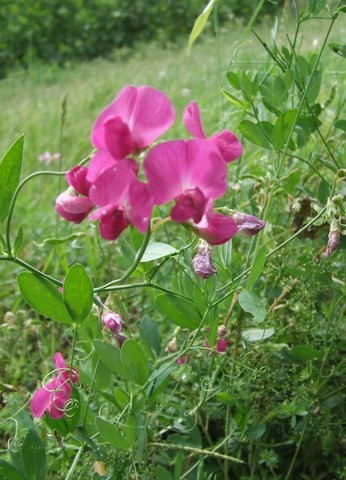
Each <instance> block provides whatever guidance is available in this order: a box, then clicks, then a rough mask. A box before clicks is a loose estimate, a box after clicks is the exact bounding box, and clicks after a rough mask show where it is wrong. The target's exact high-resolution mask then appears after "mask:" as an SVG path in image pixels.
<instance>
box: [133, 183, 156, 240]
mask: <svg viewBox="0 0 346 480" xmlns="http://www.w3.org/2000/svg"><path fill="white" fill-rule="evenodd" d="M129 207H130V208H129V209H128V211H127V216H128V218H129V220H130V222H131V223H132V225H134V226H135V227H136V228H137V229H138V231H139V232H141V233H144V232H146V231H147V230H148V227H149V224H150V218H151V211H152V209H153V198H152V196H151V193H150V191H149V188H148V185H146V184H144V183H142V182H140V181H139V180H137V179H135V180H133V181H132V182H131V184H130V186H129Z"/></svg>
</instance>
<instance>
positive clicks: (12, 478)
mask: <svg viewBox="0 0 346 480" xmlns="http://www.w3.org/2000/svg"><path fill="white" fill-rule="evenodd" d="M0 480H27V477H26V476H25V475H24V473H22V472H21V471H20V470H18V468H16V467H15V466H14V465H12V463H8V462H6V461H5V460H0Z"/></svg>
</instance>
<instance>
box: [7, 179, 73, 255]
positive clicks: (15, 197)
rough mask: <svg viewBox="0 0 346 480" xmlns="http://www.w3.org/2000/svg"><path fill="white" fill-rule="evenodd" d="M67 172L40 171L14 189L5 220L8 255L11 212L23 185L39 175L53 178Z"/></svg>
mask: <svg viewBox="0 0 346 480" xmlns="http://www.w3.org/2000/svg"><path fill="white" fill-rule="evenodd" d="M66 173H67V172H50V171H48V170H47V171H40V172H35V173H32V174H31V175H28V176H27V177H26V178H24V179H23V180H22V181H21V182H20V183H19V185H18V187H17V188H16V190H15V192H14V195H13V197H12V200H11V203H10V208H9V212H8V219H7V225H6V245H7V252H8V253H9V254H11V253H12V247H11V239H10V230H11V222H12V217H13V211H14V207H15V205H16V201H17V197H18V195H19V192H20V191H21V189H22V188H23V187H24V185H25V184H26V183H27V182H28V181H29V180H31V179H33V178H35V177H39V176H41V175H54V176H61V175H66Z"/></svg>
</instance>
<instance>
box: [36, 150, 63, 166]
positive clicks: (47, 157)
mask: <svg viewBox="0 0 346 480" xmlns="http://www.w3.org/2000/svg"><path fill="white" fill-rule="evenodd" d="M60 157H61V155H60V153H53V154H52V153H50V152H48V151H47V150H46V151H45V152H44V153H43V154H42V155H39V156H38V160H39V161H40V162H42V163H45V164H46V165H50V164H51V163H52V162H54V161H55V160H59V159H60Z"/></svg>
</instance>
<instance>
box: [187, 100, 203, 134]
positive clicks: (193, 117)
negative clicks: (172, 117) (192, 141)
mask: <svg viewBox="0 0 346 480" xmlns="http://www.w3.org/2000/svg"><path fill="white" fill-rule="evenodd" d="M183 122H184V125H185V128H186V130H187V131H188V132H189V133H190V134H191V135H192V136H193V137H194V138H206V136H205V133H204V131H203V128H202V122H201V115H200V113H199V108H198V105H197V102H196V101H195V100H193V101H192V102H190V103H189V104H188V105H187V107H186V108H185V110H184V113H183Z"/></svg>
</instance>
